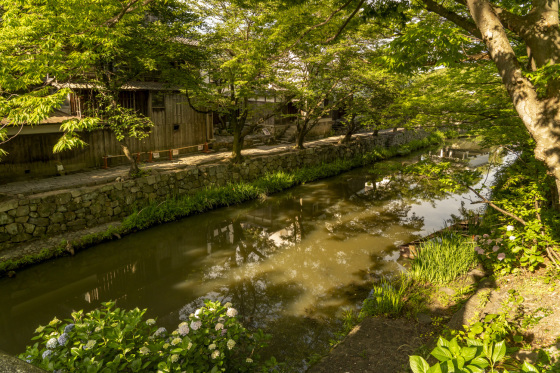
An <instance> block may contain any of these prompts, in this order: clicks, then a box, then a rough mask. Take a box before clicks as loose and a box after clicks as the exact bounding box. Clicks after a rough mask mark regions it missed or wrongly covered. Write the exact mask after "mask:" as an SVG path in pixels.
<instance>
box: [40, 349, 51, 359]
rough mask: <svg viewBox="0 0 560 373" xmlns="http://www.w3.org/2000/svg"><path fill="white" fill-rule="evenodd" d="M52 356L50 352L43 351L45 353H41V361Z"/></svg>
mask: <svg viewBox="0 0 560 373" xmlns="http://www.w3.org/2000/svg"><path fill="white" fill-rule="evenodd" d="M51 355H52V351H51V350H45V352H43V355H42V356H43V360H45V359H47V358H48V357H49V356H51Z"/></svg>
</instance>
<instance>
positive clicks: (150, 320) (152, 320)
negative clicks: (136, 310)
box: [146, 319, 156, 326]
mask: <svg viewBox="0 0 560 373" xmlns="http://www.w3.org/2000/svg"><path fill="white" fill-rule="evenodd" d="M155 323H156V320H154V319H148V320H146V325H149V326H152V325H154V324H155Z"/></svg>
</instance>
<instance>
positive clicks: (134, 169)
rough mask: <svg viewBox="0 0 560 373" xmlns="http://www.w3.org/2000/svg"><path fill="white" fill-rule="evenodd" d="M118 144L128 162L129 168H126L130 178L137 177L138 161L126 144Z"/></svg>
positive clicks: (138, 170)
mask: <svg viewBox="0 0 560 373" xmlns="http://www.w3.org/2000/svg"><path fill="white" fill-rule="evenodd" d="M120 146H121V149H122V151H123V153H124V155H125V157H126V158H127V159H128V161H129V162H130V170H128V176H129V177H131V178H135V177H138V176H139V173H140V169H139V168H138V163H137V162H136V158H135V157H134V156H133V155H132V153H131V152H130V149H128V146H127V145H126V144H125V143H123V142H121V143H120Z"/></svg>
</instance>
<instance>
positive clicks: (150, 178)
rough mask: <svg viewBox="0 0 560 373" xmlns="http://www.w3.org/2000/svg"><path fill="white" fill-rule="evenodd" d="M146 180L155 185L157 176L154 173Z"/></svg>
mask: <svg viewBox="0 0 560 373" xmlns="http://www.w3.org/2000/svg"><path fill="white" fill-rule="evenodd" d="M146 182H147V183H148V185H153V184H155V183H156V177H155V176H154V175H152V176H148V177H147V178H146Z"/></svg>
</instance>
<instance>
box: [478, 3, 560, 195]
mask: <svg viewBox="0 0 560 373" xmlns="http://www.w3.org/2000/svg"><path fill="white" fill-rule="evenodd" d="M556 2H557V1H556ZM467 6H468V8H469V12H470V13H471V15H472V17H473V20H474V22H475V24H476V26H477V28H478V29H479V30H480V32H481V34H482V39H483V40H484V43H485V44H486V46H487V47H488V51H489V53H490V57H491V58H492V60H493V61H494V63H495V64H496V67H497V68H498V72H499V73H500V76H501V77H502V82H503V83H504V86H505V87H506V89H507V91H508V93H509V95H510V97H511V99H512V101H513V104H514V106H515V109H516V111H517V113H518V114H519V117H520V118H521V120H522V121H523V124H524V125H525V127H526V128H527V130H528V131H529V133H530V134H531V136H532V137H533V139H534V140H535V142H536V145H537V146H536V147H535V157H536V158H537V159H538V160H541V161H543V162H544V163H545V164H546V165H547V167H548V170H549V172H550V174H551V175H554V177H555V178H556V180H557V186H558V185H559V184H560V183H559V182H558V181H560V147H559V141H558V138H559V136H558V128H559V126H560V113H559V110H558V105H559V104H560V102H559V100H558V98H557V97H555V95H553V96H552V97H550V98H548V99H543V100H539V98H538V95H537V91H536V90H535V87H534V86H533V84H532V83H531V81H530V80H529V79H527V77H525V76H524V75H523V72H522V70H521V67H520V66H519V64H518V62H517V58H516V56H515V52H514V50H513V48H512V47H511V44H510V42H509V39H508V36H507V34H506V32H505V30H504V28H503V25H502V23H501V21H500V19H499V18H498V16H497V14H496V12H495V10H494V9H493V7H492V5H491V4H490V3H489V2H488V1H487V0H467ZM556 9H557V8H556ZM555 17H556V18H557V17H558V15H557V10H556V15H555ZM556 21H557V19H556ZM559 191H560V188H559Z"/></svg>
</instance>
